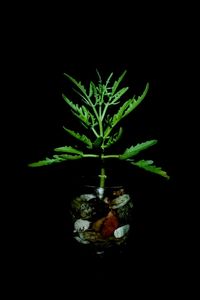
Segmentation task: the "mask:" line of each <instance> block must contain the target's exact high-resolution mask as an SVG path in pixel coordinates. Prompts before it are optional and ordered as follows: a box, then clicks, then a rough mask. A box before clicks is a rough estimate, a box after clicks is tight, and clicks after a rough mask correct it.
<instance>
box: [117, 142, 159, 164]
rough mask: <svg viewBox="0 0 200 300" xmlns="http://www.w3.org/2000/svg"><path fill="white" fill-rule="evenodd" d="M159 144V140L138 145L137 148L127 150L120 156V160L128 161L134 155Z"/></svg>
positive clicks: (132, 147)
mask: <svg viewBox="0 0 200 300" xmlns="http://www.w3.org/2000/svg"><path fill="white" fill-rule="evenodd" d="M156 143H157V140H150V141H146V142H144V143H141V144H137V145H136V146H131V147H130V148H127V149H126V150H125V152H124V153H123V154H121V155H120V156H119V159H128V158H130V157H132V156H134V155H137V154H138V153H139V152H140V151H142V150H145V149H147V148H149V147H151V146H153V145H155V144H156Z"/></svg>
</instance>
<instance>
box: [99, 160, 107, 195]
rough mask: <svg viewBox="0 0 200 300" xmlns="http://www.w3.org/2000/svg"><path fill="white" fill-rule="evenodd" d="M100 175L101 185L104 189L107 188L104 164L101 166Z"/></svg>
mask: <svg viewBox="0 0 200 300" xmlns="http://www.w3.org/2000/svg"><path fill="white" fill-rule="evenodd" d="M99 177H100V184H99V187H100V188H103V189H104V188H105V179H106V172H105V168H104V166H102V167H101V174H100V175H99Z"/></svg>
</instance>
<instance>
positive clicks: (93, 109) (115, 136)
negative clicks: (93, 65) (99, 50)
mask: <svg viewBox="0 0 200 300" xmlns="http://www.w3.org/2000/svg"><path fill="white" fill-rule="evenodd" d="M97 74H98V78H99V82H98V84H95V83H94V82H92V81H90V85H89V90H88V91H87V90H86V88H85V87H84V86H83V84H82V83H81V82H78V81H77V80H76V79H74V78H73V77H71V76H70V75H68V74H64V75H65V76H66V77H67V78H68V79H69V80H70V81H71V82H72V83H73V85H74V86H75V87H76V90H75V92H76V93H77V94H78V96H79V97H80V99H81V101H82V102H81V103H80V104H78V103H75V102H74V101H72V100H71V99H69V98H68V97H67V96H65V95H64V94H63V95H62V96H63V99H64V100H65V102H66V103H67V104H68V106H69V107H70V108H71V111H72V113H73V114H74V115H75V117H76V118H77V119H78V121H79V123H80V124H81V125H82V126H83V127H84V130H85V132H86V133H85V132H84V133H79V132H77V131H74V130H71V129H68V128H66V127H64V130H65V131H66V132H67V133H68V134H70V135H71V136H73V137H74V139H75V140H77V141H78V142H79V144H80V145H78V146H77V145H76V144H74V145H73V146H63V147H59V148H55V149H54V151H55V153H57V154H54V155H53V157H52V158H46V159H44V160H41V161H38V162H34V163H31V164H29V166H30V167H40V166H45V165H51V164H53V163H62V162H64V161H67V160H78V159H84V158H91V159H92V158H96V159H100V161H101V171H100V174H99V177H100V182H99V186H100V187H101V188H104V186H105V179H106V170H105V166H104V162H105V160H107V159H115V160H122V161H127V162H128V163H130V164H132V165H133V166H137V167H139V168H142V169H144V170H146V171H149V172H152V173H156V174H158V175H161V176H163V177H165V178H167V179H169V176H168V175H167V173H166V172H165V171H163V170H162V169H161V168H160V167H157V166H155V165H154V162H153V161H152V160H144V159H142V160H135V156H136V155H137V154H138V153H140V152H141V151H143V150H146V149H148V148H149V147H151V146H153V145H155V144H156V143H157V140H148V141H145V142H143V143H138V144H137V145H134V146H130V147H129V148H127V149H125V150H124V151H123V152H122V153H108V151H107V149H108V148H112V146H113V145H114V144H115V143H116V142H118V141H119V140H120V138H121V136H122V133H123V127H122V126H119V123H121V121H122V120H123V119H124V118H125V117H127V116H128V115H129V114H130V113H131V112H132V111H133V110H134V109H135V108H136V107H137V106H138V105H139V104H140V103H141V102H142V101H143V99H144V98H145V96H146V94H147V92H148V89H149V83H147V84H146V87H145V89H144V91H143V93H142V95H141V96H138V97H135V96H134V97H133V98H130V99H128V100H126V101H123V100H122V99H121V98H122V96H124V94H125V93H126V92H127V90H128V89H129V87H123V88H121V89H119V85H120V83H121V82H122V81H123V79H124V76H125V74H126V71H124V72H123V73H122V75H121V76H120V77H119V79H118V80H116V81H114V83H113V84H112V85H110V82H111V79H112V76H113V73H111V74H110V76H109V77H108V79H107V80H106V82H105V83H103V82H102V79H101V76H100V74H99V72H98V71H97Z"/></svg>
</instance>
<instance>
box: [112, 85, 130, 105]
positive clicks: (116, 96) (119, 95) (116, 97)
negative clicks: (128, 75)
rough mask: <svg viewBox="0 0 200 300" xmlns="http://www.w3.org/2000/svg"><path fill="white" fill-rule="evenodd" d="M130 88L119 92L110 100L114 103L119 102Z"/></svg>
mask: <svg viewBox="0 0 200 300" xmlns="http://www.w3.org/2000/svg"><path fill="white" fill-rule="evenodd" d="M128 89H129V87H124V88H122V89H121V90H120V91H118V92H117V93H116V94H115V95H114V96H113V97H112V98H110V100H112V101H111V102H112V103H116V102H117V100H119V99H120V98H121V97H122V96H123V95H124V94H125V93H126V92H127V91H128Z"/></svg>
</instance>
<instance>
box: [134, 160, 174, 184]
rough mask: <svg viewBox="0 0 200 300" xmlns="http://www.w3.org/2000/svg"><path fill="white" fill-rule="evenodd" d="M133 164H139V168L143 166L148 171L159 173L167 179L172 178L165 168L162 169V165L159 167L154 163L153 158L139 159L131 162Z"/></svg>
mask: <svg viewBox="0 0 200 300" xmlns="http://www.w3.org/2000/svg"><path fill="white" fill-rule="evenodd" d="M131 164H132V165H134V166H137V167H139V168H142V169H144V170H146V171H149V172H152V173H155V174H158V175H160V176H163V177H165V178H166V179H170V176H169V175H168V174H167V172H165V171H164V170H162V168H161V167H157V166H155V165H153V161H152V160H144V159H143V160H139V161H137V162H131Z"/></svg>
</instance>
